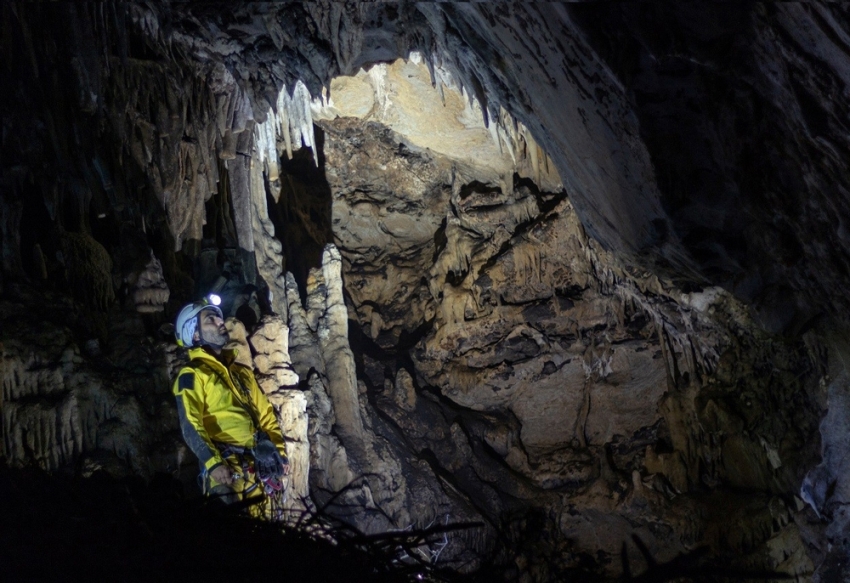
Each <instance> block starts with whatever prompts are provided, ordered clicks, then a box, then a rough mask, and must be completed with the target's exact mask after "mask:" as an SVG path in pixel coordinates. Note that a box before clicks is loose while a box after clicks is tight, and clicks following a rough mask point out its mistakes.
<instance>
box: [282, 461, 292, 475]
mask: <svg viewBox="0 0 850 583" xmlns="http://www.w3.org/2000/svg"><path fill="white" fill-rule="evenodd" d="M291 473H292V466H291V465H289V458H283V475H284V476H288V475H289V474H291Z"/></svg>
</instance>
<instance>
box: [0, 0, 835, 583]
mask: <svg viewBox="0 0 850 583" xmlns="http://www.w3.org/2000/svg"><path fill="white" fill-rule="evenodd" d="M2 18H3V35H2V41H1V42H2V44H3V67H4V73H3V74H4V79H8V82H4V86H5V87H4V90H3V97H2V99H3V110H4V114H3V145H2V148H3V162H2V164H3V172H2V177H0V187H2V189H3V193H2V200H0V235H2V270H0V294H2V296H1V297H0V312H1V313H2V318H3V331H2V344H0V354H2V378H3V401H2V404H3V437H4V446H3V453H4V457H5V458H6V460H7V461H8V462H10V463H11V464H12V465H16V464H17V465H26V464H33V463H34V464H37V465H39V466H41V467H43V468H46V469H49V470H52V471H55V470H63V469H69V468H70V469H73V471H75V472H77V473H82V474H83V475H90V474H92V473H93V472H95V471H97V470H103V471H106V472H108V473H111V474H114V475H118V476H123V475H129V474H133V475H142V476H147V477H150V476H152V475H154V474H155V473H157V472H163V471H170V472H172V474H175V475H178V476H181V479H182V480H183V481H184V482H186V483H187V484H191V482H192V481H193V479H194V476H193V475H192V471H193V470H192V468H193V467H194V460H192V459H190V458H191V454H187V453H186V450H185V448H184V447H183V446H182V445H181V442H180V438H179V431H178V430H177V427H176V415H175V413H174V406H173V403H172V401H171V395H170V392H169V379H170V378H171V377H172V376H173V374H174V372H175V371H176V370H177V368H179V366H180V365H181V363H182V362H184V360H185V354H183V353H182V351H181V350H179V349H178V348H177V347H176V346H175V345H174V344H173V342H170V341H169V323H170V321H171V320H172V319H173V317H174V315H175V314H176V312H177V310H179V308H180V306H181V305H182V304H184V303H185V302H188V301H191V300H192V299H195V298H197V297H199V296H201V295H203V294H205V293H207V292H209V291H216V292H217V293H220V294H221V295H222V296H223V297H224V300H225V303H224V306H223V307H224V309H225V312H226V314H227V315H228V316H231V318H230V319H229V320H228V326H229V328H230V330H231V337H232V341H233V342H234V343H235V344H237V345H239V346H241V347H242V348H243V350H242V352H241V354H242V358H244V359H246V360H245V363H246V364H248V365H253V366H254V367H255V369H256V371H257V375H258V380H259V381H260V385H261V386H262V387H263V390H264V391H265V392H266V393H267V394H268V395H269V397H270V400H271V401H272V402H273V404H274V405H275V408H276V411H277V412H278V415H279V420H280V422H281V424H282V426H283V427H284V428H285V432H286V433H287V435H288V436H289V438H290V440H291V448H290V449H291V450H292V458H293V460H294V467H295V470H296V471H295V474H294V476H293V486H292V487H293V489H294V490H293V493H294V494H295V495H293V496H292V497H291V499H292V505H293V508H298V504H300V502H298V499H299V497H301V496H303V497H307V496H308V495H310V496H313V498H314V500H315V501H317V502H319V503H322V502H323V501H328V500H334V501H336V502H337V504H338V507H337V508H336V510H335V512H337V513H338V514H339V516H342V517H345V518H346V519H349V520H351V521H352V522H353V523H354V524H356V525H357V527H358V528H360V529H362V530H364V531H366V532H380V531H383V530H388V529H403V528H408V527H411V526H419V527H424V526H428V525H431V524H434V523H435V522H436V521H441V522H447V521H482V522H483V523H484V525H485V526H484V527H483V528H481V529H479V530H478V531H473V532H464V533H460V534H457V535H455V536H454V538H452V539H451V541H450V542H449V539H446V540H447V542H446V545H444V546H442V547H440V548H439V550H436V549H434V548H432V549H430V550H429V551H428V553H430V554H429V555H428V556H429V557H430V558H431V560H434V561H436V560H437V559H438V558H439V559H440V560H444V561H449V560H453V561H458V562H460V563H464V564H466V565H467V568H474V567H475V566H476V565H480V564H481V563H480V561H481V557H484V556H487V557H491V558H492V557H497V560H498V561H502V564H504V565H506V567H505V570H504V572H503V574H504V576H505V577H506V578H508V579H511V578H516V579H518V578H522V577H524V578H526V579H524V580H538V581H548V580H559V579H558V578H559V577H564V576H566V575H567V574H569V573H576V572H582V573H591V574H594V575H598V576H608V577H616V576H619V575H620V574H622V572H623V569H625V568H626V564H627V563H629V561H631V562H632V563H633V564H634V565H636V566H637V567H635V568H638V569H644V570H645V569H651V565H650V564H649V563H647V562H646V557H645V556H644V553H642V552H641V550H642V549H644V548H645V549H648V550H647V552H648V553H649V554H650V555H651V556H653V557H655V558H656V559H657V560H658V561H661V562H665V561H672V560H675V559H676V557H677V556H679V557H681V556H684V557H688V556H695V555H693V554H694V553H695V551H696V550H697V549H708V552H707V555H705V556H707V557H708V559H706V560H707V561H708V563H707V564H709V565H715V566H727V567H728V566H729V565H732V566H734V567H735V568H741V569H756V570H761V571H766V572H776V573H783V574H789V575H796V576H800V577H803V578H804V579H814V580H819V581H830V580H837V579H830V577H834V576H838V577H840V576H841V574H840V573H841V571H840V568H839V567H836V565H840V564H841V561H844V564H845V565H846V564H848V563H847V560H848V556H850V548H848V542H847V541H848V529H850V514H848V508H850V485H848V484H847V480H846V479H845V478H843V476H846V475H847V473H848V472H850V462H848V460H850V457H848V452H849V451H850V441H848V440H850V437H848V436H850V429H848V419H850V397H849V396H848V394H850V384H849V383H850V373H848V370H847V365H846V363H847V362H848V359H850V344H848V341H847V331H848V329H850V316H848V314H850V300H848V294H847V293H846V290H847V289H848V286H850V252H848V249H850V245H848V238H850V234H848V227H847V225H848V223H850V192H848V190H850V180H848V178H850V171H848V168H850V165H848V164H850V162H848V161H850V129H849V128H848V125H850V110H848V103H850V11H848V9H847V8H846V7H845V6H843V5H841V4H826V3H824V4H821V3H808V4H797V3H776V4H760V3H746V4H740V5H724V7H722V8H719V7H717V6H716V5H713V4H710V3H677V4H675V5H670V4H661V3H587V4H569V5H568V4H559V3H518V4H506V3H449V2H447V3H398V4H396V3H354V2H351V3H335V2H312V3H244V4H238V5H234V6H229V5H228V6H225V5H222V4H216V3H137V2H128V3H116V4H107V3H102V4H100V3H98V4H95V3H80V4H71V3H67V4H65V3H59V4H57V5H47V4H32V3H5V4H4V5H3V8H2ZM635 537H637V538H636V539H635ZM635 540H637V541H639V542H637V543H634V542H633V541H635ZM627 543H628V544H627ZM703 556H704V555H703V554H700V557H703ZM694 560H696V559H694ZM642 561H643V562H642ZM641 565H642V567H641ZM843 573H844V574H846V570H845V571H844V572H843Z"/></svg>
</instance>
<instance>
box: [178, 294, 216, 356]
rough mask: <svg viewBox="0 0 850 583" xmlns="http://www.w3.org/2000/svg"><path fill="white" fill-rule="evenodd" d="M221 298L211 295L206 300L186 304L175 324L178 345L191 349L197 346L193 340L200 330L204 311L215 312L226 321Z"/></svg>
mask: <svg viewBox="0 0 850 583" xmlns="http://www.w3.org/2000/svg"><path fill="white" fill-rule="evenodd" d="M220 303H221V298H220V297H218V296H217V295H215V294H210V295H208V296H207V297H205V298H204V299H202V300H200V301H197V302H193V303H191V304H186V305H185V306H183V309H182V310H180V313H179V314H177V320H176V321H175V323H174V335H175V336H176V337H177V345H178V346H185V347H187V348H191V347H193V346H194V345H195V342H194V340H193V338H194V337H195V331H196V330H197V329H198V314H200V313H201V312H202V311H203V310H213V311H214V312H217V313H218V317H219V318H221V319H222V320H223V319H224V314H222V312H221V308H219V307H218V306H219V304H220Z"/></svg>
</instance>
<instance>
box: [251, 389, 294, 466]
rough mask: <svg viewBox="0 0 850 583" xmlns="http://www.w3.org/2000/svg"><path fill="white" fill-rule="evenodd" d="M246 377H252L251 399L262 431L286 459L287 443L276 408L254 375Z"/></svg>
mask: <svg viewBox="0 0 850 583" xmlns="http://www.w3.org/2000/svg"><path fill="white" fill-rule="evenodd" d="M246 376H249V377H250V386H251V399H252V400H253V401H254V410H255V411H256V412H257V414H258V415H259V419H257V421H258V422H259V424H260V429H262V430H263V431H265V432H266V435H268V436H269V439H271V440H272V443H274V444H275V446H276V447H277V451H278V452H279V453H280V455H282V456H283V457H284V458H285V457H287V456H286V443H285V442H284V440H283V431H281V429H280V424H279V423H278V422H277V416H276V415H275V414H274V408H273V407H272V404H271V403H270V402H269V400H268V398H267V397H266V395H265V393H263V390H262V389H261V388H260V386H259V385H258V384H257V380H256V379H255V378H254V374H253V373H251V372H248V374H247V375H246Z"/></svg>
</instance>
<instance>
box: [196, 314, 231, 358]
mask: <svg viewBox="0 0 850 583" xmlns="http://www.w3.org/2000/svg"><path fill="white" fill-rule="evenodd" d="M198 317H199V318H200V320H201V321H200V326H199V330H198V332H199V334H200V340H201V344H207V345H209V346H212V347H213V348H219V349H220V348H223V347H224V345H225V344H227V341H228V340H230V335H229V334H228V333H227V328H225V327H224V320H222V319H221V318H220V317H219V315H218V313H217V312H216V311H215V310H202V311H201V313H200V314H198Z"/></svg>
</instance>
